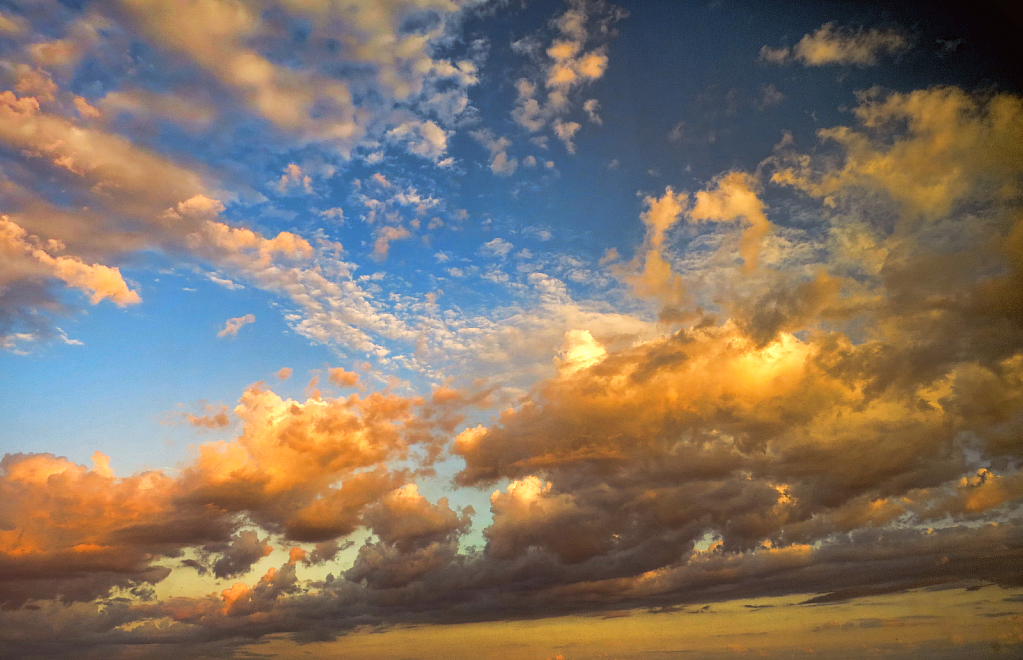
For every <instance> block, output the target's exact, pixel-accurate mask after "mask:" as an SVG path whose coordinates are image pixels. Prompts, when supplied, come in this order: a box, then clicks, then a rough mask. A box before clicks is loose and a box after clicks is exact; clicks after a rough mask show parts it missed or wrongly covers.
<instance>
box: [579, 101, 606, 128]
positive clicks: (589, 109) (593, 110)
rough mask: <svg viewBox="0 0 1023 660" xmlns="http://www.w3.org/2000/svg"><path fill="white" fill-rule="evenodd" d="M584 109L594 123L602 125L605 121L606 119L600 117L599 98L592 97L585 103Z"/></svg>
mask: <svg viewBox="0 0 1023 660" xmlns="http://www.w3.org/2000/svg"><path fill="white" fill-rule="evenodd" d="M583 110H584V111H585V112H586V116H587V117H589V119H590V121H591V122H592V123H594V124H597V125H600V124H603V123H604V120H602V119H601V118H600V114H598V113H599V112H600V101H598V100H597V99H590V100H588V101H586V103H583Z"/></svg>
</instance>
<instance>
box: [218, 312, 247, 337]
mask: <svg viewBox="0 0 1023 660" xmlns="http://www.w3.org/2000/svg"><path fill="white" fill-rule="evenodd" d="M255 322H256V316H255V315H254V314H246V315H245V316H238V317H235V318H233V319H227V321H226V322H225V323H224V327H223V328H222V329H221V330H220V332H218V333H217V337H221V338H223V337H231V338H232V339H233V338H234V337H237V336H238V331H239V330H240V329H241V328H242V326H246V325H248V324H249V323H255Z"/></svg>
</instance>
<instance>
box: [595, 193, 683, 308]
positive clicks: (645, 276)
mask: <svg viewBox="0 0 1023 660" xmlns="http://www.w3.org/2000/svg"><path fill="white" fill-rule="evenodd" d="M643 203H644V204H645V205H646V206H647V210H646V211H644V212H643V214H642V215H641V216H640V217H641V219H642V220H643V224H644V225H646V239H645V240H644V247H643V249H642V250H639V251H637V253H636V257H635V258H634V259H633V261H632V263H631V264H628V265H624V266H623V265H615V266H612V269H613V272H616V273H618V274H619V275H620V276H623V277H624V278H625V279H626V280H627V281H628V282H629V283H630V285H631V286H632V287H633V288H634V289H635V290H636V292H637V293H638V295H640V296H642V297H655V298H662V299H663V300H664V301H665V302H666V303H667V304H670V305H677V304H680V303H681V302H682V301H683V300H684V298H685V294H684V292H683V289H682V281H681V279H680V278H679V276H678V275H677V274H675V273H673V272H672V269H671V265H670V264H669V263H668V262H667V261H666V260H665V258H664V241H665V236H666V234H667V232H668V230H669V229H670V228H671V227H672V226H674V225H675V224H676V223H677V222H678V221H679V220H680V219H681V217H682V213H683V212H684V211H685V209H686V207H687V206H688V204H689V195H687V194H686V193H681V192H680V193H676V192H675V191H674V190H672V189H671V187H670V186H669V187H668V188H666V189H665V191H664V195H663V196H662V197H660V198H654V197H646V198H645V199H644V200H643ZM641 255H642V256H641Z"/></svg>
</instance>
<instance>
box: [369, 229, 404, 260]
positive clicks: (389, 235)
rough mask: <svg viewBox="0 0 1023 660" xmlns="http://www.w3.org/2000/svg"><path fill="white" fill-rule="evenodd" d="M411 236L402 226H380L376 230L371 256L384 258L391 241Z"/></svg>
mask: <svg viewBox="0 0 1023 660" xmlns="http://www.w3.org/2000/svg"><path fill="white" fill-rule="evenodd" d="M411 236H412V234H411V233H410V232H409V230H408V229H406V228H404V227H391V226H384V227H381V228H380V229H378V230H377V233H376V240H375V241H374V242H373V256H374V257H376V258H377V259H386V258H387V253H388V251H389V250H390V249H391V241H400V240H402V239H405V238H411Z"/></svg>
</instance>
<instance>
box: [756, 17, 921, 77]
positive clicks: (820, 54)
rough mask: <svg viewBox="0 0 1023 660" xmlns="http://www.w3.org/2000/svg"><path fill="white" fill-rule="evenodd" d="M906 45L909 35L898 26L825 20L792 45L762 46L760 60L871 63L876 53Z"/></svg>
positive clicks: (812, 63)
mask: <svg viewBox="0 0 1023 660" xmlns="http://www.w3.org/2000/svg"><path fill="white" fill-rule="evenodd" d="M910 45H911V42H910V39H909V38H908V37H907V36H906V35H904V34H903V33H902V32H900V31H898V30H879V29H877V28H871V29H869V30H864V29H859V30H852V29H848V28H841V27H838V26H837V25H836V24H835V23H825V24H824V25H822V26H821V27H819V28H818V29H817V31H816V32H814V33H813V34H807V35H804V36H803V38H802V39H800V40H799V42H798V43H797V44H796V45H795V46H794V47H792V48H787V47H782V48H772V47H770V46H764V47H763V48H761V49H760V61H761V62H765V63H768V64H788V63H791V62H795V61H799V62H802V63H803V66H826V65H829V64H839V65H850V64H852V65H856V66H861V67H863V66H874V65H875V64H877V58H878V56H879V55H884V54H897V53H900V52H902V51H904V50H906V49H908V48H909V47H910Z"/></svg>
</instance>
